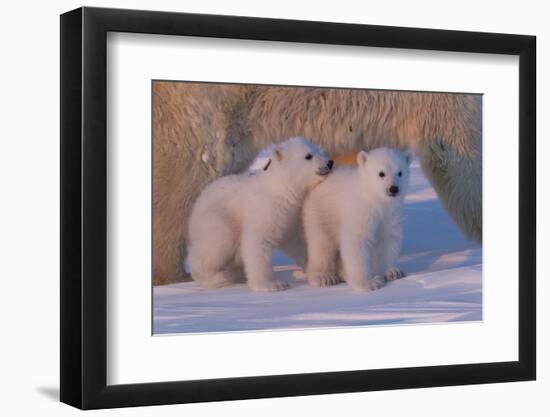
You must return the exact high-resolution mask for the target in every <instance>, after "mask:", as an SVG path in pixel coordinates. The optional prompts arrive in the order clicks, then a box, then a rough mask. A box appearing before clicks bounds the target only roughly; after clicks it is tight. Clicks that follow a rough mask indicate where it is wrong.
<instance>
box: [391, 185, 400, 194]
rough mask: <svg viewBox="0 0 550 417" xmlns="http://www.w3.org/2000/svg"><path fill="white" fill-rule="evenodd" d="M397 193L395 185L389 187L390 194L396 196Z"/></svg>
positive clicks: (397, 189)
mask: <svg viewBox="0 0 550 417" xmlns="http://www.w3.org/2000/svg"><path fill="white" fill-rule="evenodd" d="M398 192H399V187H398V186H397V185H392V186H391V187H390V193H392V194H397V193H398Z"/></svg>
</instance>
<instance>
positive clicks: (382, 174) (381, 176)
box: [378, 171, 386, 178]
mask: <svg viewBox="0 0 550 417" xmlns="http://www.w3.org/2000/svg"><path fill="white" fill-rule="evenodd" d="M378 175H379V176H380V178H384V177H385V176H386V174H384V171H380V173H379V174H378Z"/></svg>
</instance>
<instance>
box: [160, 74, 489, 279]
mask: <svg viewBox="0 0 550 417" xmlns="http://www.w3.org/2000/svg"><path fill="white" fill-rule="evenodd" d="M292 136H304V137H307V138H309V139H310V140H311V141H312V142H314V143H315V144H317V145H319V146H320V147H322V148H323V149H324V150H325V151H327V152H328V153H329V154H330V155H339V154H342V153H350V152H358V151H359V150H361V149H367V150H369V149H374V148H378V147H383V146H387V147H394V148H401V149H404V148H405V147H407V146H408V147H409V148H410V149H411V150H412V151H414V152H415V153H416V155H417V156H418V158H419V160H420V163H421V165H422V168H423V171H424V173H425V174H426V176H427V177H428V179H429V180H430V181H431V183H432V184H433V186H434V188H435V190H436V192H437V193H438V196H439V197H440V199H441V201H442V203H443V205H444V206H445V207H446V209H447V211H448V212H449V214H450V215H451V217H452V218H453V219H454V221H455V222H456V223H457V224H458V225H459V226H460V228H461V229H462V230H463V232H464V233H465V234H466V236H467V237H470V238H474V239H478V240H481V233H482V231H481V230H482V228H481V224H482V216H481V204H482V187H481V184H482V176H481V160H482V153H481V152H482V146H481V96H476V95H467V94H442V93H415V92H392V91H374V90H351V89H330V88H296V87H269V86H254V85H229V84H207V83H180V82H164V81H155V82H154V83H153V283H154V284H164V283H171V282H177V281H181V280H185V279H188V278H189V276H188V275H186V273H185V270H184V259H185V256H186V253H187V242H186V236H187V227H188V220H189V216H190V213H191V208H192V206H193V203H194V201H195V200H196V198H197V196H198V195H199V192H200V190H201V189H202V188H203V187H204V186H205V185H206V184H208V183H209V182H211V181H212V180H213V179H215V178H217V177H220V176H223V175H228V174H234V173H239V172H242V171H243V170H245V169H246V168H247V166H248V165H249V164H250V163H251V161H252V160H253V158H254V157H255V156H256V154H257V152H258V151H259V150H260V149H263V148H265V147H266V146H268V145H269V144H271V143H273V142H278V141H280V140H282V139H285V138H289V137H292Z"/></svg>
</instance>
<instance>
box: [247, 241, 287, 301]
mask: <svg viewBox="0 0 550 417" xmlns="http://www.w3.org/2000/svg"><path fill="white" fill-rule="evenodd" d="M241 251H242V258H243V263H244V270H245V273H246V279H247V283H248V287H249V288H250V289H251V290H252V291H282V290H286V289H287V288H288V287H289V285H288V283H286V282H284V281H279V280H274V279H273V266H272V258H273V245H271V244H270V243H269V242H268V241H267V240H266V239H265V238H264V237H263V236H261V233H258V232H257V231H255V230H245V232H244V233H243V237H242V242H241Z"/></svg>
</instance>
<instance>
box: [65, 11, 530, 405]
mask: <svg viewBox="0 0 550 417" xmlns="http://www.w3.org/2000/svg"><path fill="white" fill-rule="evenodd" d="M108 32H132V33H146V34H162V35H174V36H178V35H185V36H198V37H214V38H235V39H254V40H265V41H285V42H305V43H319V44H333V45H358V46H371V47H383V48H404V49H421V50H440V51H457V52H476V53H490V54H507V55H517V56H519V103H518V106H519V132H518V138H519V155H518V158H519V271H518V272H519V277H520V279H519V292H518V298H519V329H518V332H519V351H518V352H519V358H518V361H513V362H496V363H477V364H467V365H445V366H424V367H412V368H398V369H380V370H357V371H342V372H326V373H312V374H291V375H273V376H257V377H239V378H224V379H209V380H199V381H178V382H162V383H141V384H128V385H111V386H110V385H107V382H106V381H107V378H106V376H107V334H106V333H107V331H106V330H107V304H106V300H107V284H106V283H107V259H106V258H107V254H106V247H107V180H108V178H107V165H106V161H107V130H106V128H107V111H106V93H107V73H106V59H107V58H106V55H107V54H106V46H107V33H108ZM60 57H61V310H60V315H61V357H60V359H61V381H60V383H61V401H62V402H64V403H67V404H70V405H72V406H75V407H78V408H82V409H94V408H111V407H124V406H143V405H156V404H174V403H190V402H201V401H221V400H237V399H249V398H264V397H283V396H298V395H312V394H328V393H344V392H357V391H375V390H387V389H402V388H420V387H434V386H449V385H463V384H482V383H495V382H506V381H524V380H533V379H535V378H536V314H535V313H536V271H535V265H536V262H535V256H536V255H535V253H536V250H535V249H536V239H535V236H536V204H535V202H536V176H535V174H536V146H535V135H536V131H535V122H536V120H535V117H536V116H535V108H536V92H535V87H536V81H535V80H536V77H535V75H536V72H535V71H536V70H535V67H536V65H535V63H536V38H535V37H534V36H524V35H510V34H495V33H481V32H461V31H449V30H432V29H415V28H403V27H387V26H372V25H358V24H341V23H324V22H311V21H293V20H279V19H265V18H252V17H234V16H217V15H199V14H186V13H169V12H152V11H136V10H120V9H102V8H88V7H84V8H80V9H77V10H73V11H71V12H68V13H65V14H63V15H61V53H60Z"/></svg>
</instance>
